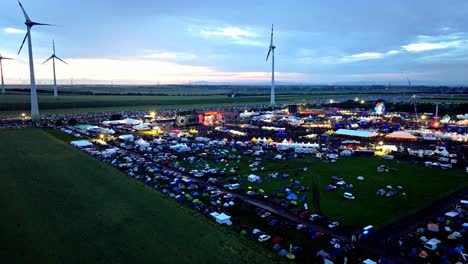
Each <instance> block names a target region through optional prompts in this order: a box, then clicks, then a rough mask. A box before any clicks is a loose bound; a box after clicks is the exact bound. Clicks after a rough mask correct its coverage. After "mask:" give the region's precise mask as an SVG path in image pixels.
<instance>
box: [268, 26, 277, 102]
mask: <svg viewBox="0 0 468 264" xmlns="http://www.w3.org/2000/svg"><path fill="white" fill-rule="evenodd" d="M275 48H276V47H275V45H273V25H271V40H270V48H269V49H268V54H267V57H266V61H268V57H269V56H270V52H271V95H270V105H276V102H275Z"/></svg>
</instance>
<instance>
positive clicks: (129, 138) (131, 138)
mask: <svg viewBox="0 0 468 264" xmlns="http://www.w3.org/2000/svg"><path fill="white" fill-rule="evenodd" d="M119 138H120V139H123V140H125V141H133V140H134V139H135V138H134V137H133V135H130V134H128V135H120V136H119Z"/></svg>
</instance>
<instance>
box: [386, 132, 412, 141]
mask: <svg viewBox="0 0 468 264" xmlns="http://www.w3.org/2000/svg"><path fill="white" fill-rule="evenodd" d="M385 138H390V139H409V140H415V139H417V138H418V137H416V136H413V135H411V134H410V133H409V132H406V131H395V132H393V133H390V134H388V135H387V136H386V137H385Z"/></svg>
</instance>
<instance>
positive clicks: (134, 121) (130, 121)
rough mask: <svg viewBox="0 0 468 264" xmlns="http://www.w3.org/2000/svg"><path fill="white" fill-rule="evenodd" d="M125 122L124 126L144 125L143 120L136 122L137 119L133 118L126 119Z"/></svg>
mask: <svg viewBox="0 0 468 264" xmlns="http://www.w3.org/2000/svg"><path fill="white" fill-rule="evenodd" d="M122 121H123V124H126V125H138V124H140V123H142V121H141V120H136V119H133V118H125V119H124V120H122Z"/></svg>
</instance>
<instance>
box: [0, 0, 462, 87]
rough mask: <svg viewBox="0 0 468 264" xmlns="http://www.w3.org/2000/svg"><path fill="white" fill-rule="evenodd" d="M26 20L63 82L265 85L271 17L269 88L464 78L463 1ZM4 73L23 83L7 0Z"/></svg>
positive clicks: (44, 69) (46, 71)
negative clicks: (56, 61)
mask: <svg viewBox="0 0 468 264" xmlns="http://www.w3.org/2000/svg"><path fill="white" fill-rule="evenodd" d="M22 3H23V5H24V7H25V8H26V10H27V12H28V14H29V16H30V17H31V19H32V20H34V21H37V22H44V23H52V24H56V25H59V26H57V27H34V28H33V35H32V40H33V48H34V56H35V65H36V72H37V78H38V80H39V82H40V83H50V81H51V65H47V64H46V65H42V64H41V63H42V62H43V61H44V60H45V59H47V58H48V57H49V56H50V54H51V42H52V39H55V41H56V44H57V55H58V56H59V57H61V58H62V59H64V60H66V61H67V62H69V63H70V65H58V66H57V74H58V78H59V81H60V82H66V83H68V82H69V80H70V79H72V78H73V79H74V80H75V83H79V82H86V83H108V82H114V83H142V84H152V83H156V82H158V81H160V82H161V83H186V82H191V81H192V82H196V81H208V82H213V83H223V82H225V83H257V84H267V83H268V81H269V78H270V74H271V73H270V69H271V65H270V63H269V62H266V61H265V56H266V53H267V51H268V45H269V38H270V27H271V24H272V23H274V24H275V45H276V47H277V48H276V51H275V52H276V53H275V56H276V70H277V78H278V82H279V83H311V84H325V83H341V82H344V83H353V82H360V81H366V82H376V83H388V82H392V83H402V82H403V81H404V80H405V78H406V76H409V77H410V78H411V79H412V80H414V82H415V83H420V84H424V83H427V84H442V83H446V84H468V67H467V66H468V56H467V55H468V31H467V30H468V2H467V1H463V0H444V1H440V0H425V1H421V0H412V1H408V0H394V1H383V0H359V1H346V0H341V1H338V0H330V1H316V0H304V1H292V0H291V1H274V0H271V1H219V0H218V1H214V0H205V1H189V0H186V1H179V0H171V1H154V0H153V1H150V0H139V1H123V0H112V1H111V0H100V1H99V0H69V1H60V0H40V1H39V0H35V1H33V0H24V1H22ZM0 10H2V16H1V17H0V43H1V44H0V52H1V53H2V54H3V55H4V56H12V57H14V58H15V59H16V60H15V61H14V62H10V61H8V62H7V61H5V62H4V64H5V65H4V69H5V79H6V80H7V81H8V82H10V83H22V82H23V83H26V82H27V80H28V79H27V78H28V67H27V52H26V51H27V50H26V49H25V50H24V51H23V52H22V53H21V54H20V55H19V56H17V55H16V52H17V50H18V48H19V45H20V44H21V41H22V38H23V37H24V33H23V32H22V31H23V30H24V29H25V26H24V24H23V23H24V18H23V16H22V13H21V10H20V9H19V6H18V3H17V2H16V1H14V0H3V1H0Z"/></svg>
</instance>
